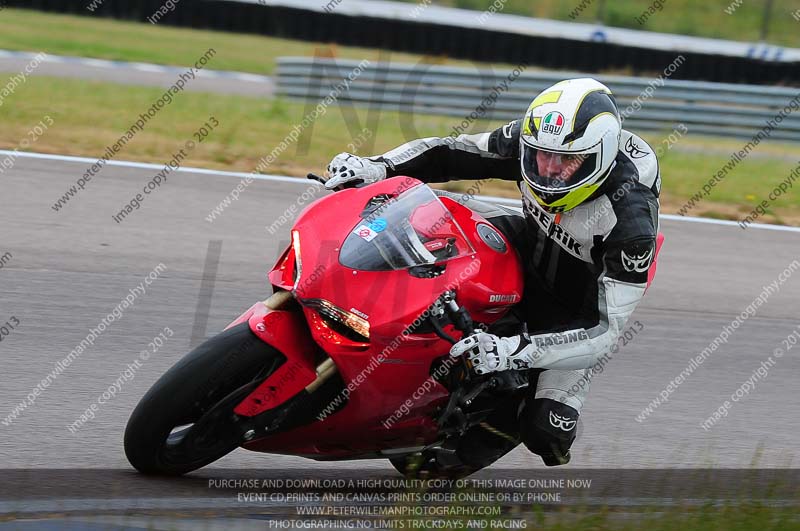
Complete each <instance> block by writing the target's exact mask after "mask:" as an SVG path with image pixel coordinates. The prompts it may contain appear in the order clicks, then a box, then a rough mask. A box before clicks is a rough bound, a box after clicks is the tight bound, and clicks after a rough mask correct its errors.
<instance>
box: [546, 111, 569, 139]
mask: <svg viewBox="0 0 800 531" xmlns="http://www.w3.org/2000/svg"><path fill="white" fill-rule="evenodd" d="M563 128H564V115H563V114H561V113H560V112H558V111H550V112H549V113H547V114H546V115H545V117H544V120H542V132H543V133H550V134H551V135H560V134H561V130H562V129H563Z"/></svg>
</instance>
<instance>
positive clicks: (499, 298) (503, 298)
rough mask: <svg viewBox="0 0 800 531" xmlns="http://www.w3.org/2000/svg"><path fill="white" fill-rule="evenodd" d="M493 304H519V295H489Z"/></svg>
mask: <svg viewBox="0 0 800 531" xmlns="http://www.w3.org/2000/svg"><path fill="white" fill-rule="evenodd" d="M493 302H508V303H511V304H513V303H515V302H517V295H516V294H514V295H489V303H493Z"/></svg>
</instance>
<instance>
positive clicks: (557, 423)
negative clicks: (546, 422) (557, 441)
mask: <svg viewBox="0 0 800 531" xmlns="http://www.w3.org/2000/svg"><path fill="white" fill-rule="evenodd" d="M577 423H578V419H571V418H569V417H562V416H561V415H559V414H557V413H553V412H552V411H551V412H550V425H551V426H552V427H554V428H558V429H560V430H563V431H572V430H573V429H575V424H577Z"/></svg>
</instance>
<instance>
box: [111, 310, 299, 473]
mask: <svg viewBox="0 0 800 531" xmlns="http://www.w3.org/2000/svg"><path fill="white" fill-rule="evenodd" d="M285 359H286V358H285V357H284V356H283V355H282V354H281V353H280V352H279V351H277V350H276V349H274V348H272V347H270V346H269V345H267V344H266V343H264V342H263V341H261V339H259V338H258V337H257V336H256V335H255V334H253V332H252V331H251V330H250V327H249V325H248V324H247V323H241V324H239V325H236V326H234V327H232V328H230V329H228V330H226V331H224V332H222V333H221V334H219V335H217V336H215V337H213V338H211V339H209V340H208V341H206V342H205V343H203V344H202V345H200V346H198V347H197V348H195V349H194V350H193V351H192V352H190V353H189V354H187V355H186V356H184V357H183V358H182V359H181V360H180V361H179V362H178V363H176V364H175V365H174V366H173V367H172V368H171V369H170V370H169V371H167V372H166V373H165V374H164V375H163V376H162V377H161V378H159V379H158V381H157V382H156V383H155V384H154V385H153V387H151V388H150V390H149V391H148V392H147V393H146V394H145V396H144V397H143V398H142V400H141V401H140V402H139V405H137V406H136V409H134V411H133V413H132V414H131V417H130V419H129V420H128V425H127V427H126V428H125V437H124V445H125V455H126V456H127V458H128V461H129V462H130V463H131V465H133V467H134V468H136V469H137V470H139V471H140V472H142V473H145V474H153V475H168V476H177V475H181V474H186V473H187V472H191V471H192V470H197V469H198V468H202V467H204V466H206V465H208V464H210V463H213V462H214V461H216V460H217V459H220V458H221V457H223V456H225V455H227V454H228V453H230V452H232V451H233V450H235V449H236V448H237V447H239V446H240V445H241V443H242V442H243V437H242V433H241V427H240V426H239V425H238V423H237V420H238V417H237V416H236V415H235V414H234V412H233V408H234V407H236V405H237V404H238V403H239V402H241V401H242V400H243V399H244V398H245V397H246V396H247V395H248V394H250V392H252V391H253V390H254V389H255V388H256V387H257V386H258V385H259V384H260V383H261V382H263V381H264V380H265V379H266V378H267V377H268V376H269V375H270V374H272V373H273V372H274V371H275V369H276V368H277V367H278V366H279V365H281V363H283V362H284V361H285Z"/></svg>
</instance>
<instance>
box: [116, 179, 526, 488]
mask: <svg viewBox="0 0 800 531" xmlns="http://www.w3.org/2000/svg"><path fill="white" fill-rule="evenodd" d="M269 281H270V283H271V284H272V286H273V290H274V294H273V295H272V296H271V297H269V299H267V300H266V301H264V302H258V303H256V304H254V305H253V306H252V307H251V308H250V309H249V310H247V311H246V312H244V313H243V314H242V315H241V316H240V317H239V318H238V319H236V320H235V321H234V322H233V323H231V324H230V325H229V326H228V327H227V328H226V329H225V330H224V331H223V332H222V333H220V334H219V335H217V336H216V337H214V338H212V339H210V340H208V341H206V342H205V343H204V344H202V345H200V346H199V347H197V348H196V349H195V350H194V351H192V352H191V353H189V354H188V355H186V356H185V357H184V358H183V359H181V360H180V361H179V362H178V363H177V364H176V365H175V366H173V367H172V368H171V369H170V370H169V371H168V372H167V373H166V374H164V375H163V376H162V377H161V378H160V379H159V380H158V381H157V382H156V383H155V385H153V387H152V388H151V389H150V390H149V391H148V392H147V394H146V395H145V396H144V397H143V398H142V400H141V402H140V403H139V405H138V406H137V407H136V409H135V410H134V412H133V414H132V415H131V418H130V420H129V421H128V425H127V428H126V430H125V453H126V455H127V457H128V460H129V461H130V463H131V464H132V465H133V466H134V467H135V468H136V469H138V470H139V471H141V472H144V473H148V474H167V475H178V474H184V473H186V472H190V471H192V470H195V469H198V468H200V467H203V466H205V465H207V464H209V463H212V462H214V461H216V460H217V459H219V458H221V457H222V456H224V455H226V454H228V453H229V452H231V451H233V450H234V449H236V448H238V447H242V448H245V449H247V450H252V451H256V452H264V453H277V454H289V455H297V456H303V457H308V458H311V459H317V460H326V461H330V460H344V459H364V458H382V459H386V458H388V459H389V460H390V461H391V462H392V464H393V465H394V466H395V467H396V468H397V469H398V470H399V471H401V472H402V473H404V474H406V475H415V474H417V475H419V474H420V473H422V472H424V473H427V474H430V475H450V476H463V475H466V474H469V473H471V472H474V470H475V469H474V468H469V467H455V468H448V466H447V465H446V459H443V456H444V457H446V455H447V454H448V453H450V454H452V452H453V448H454V447H455V446H456V445H457V443H458V440H459V438H460V437H461V436H462V435H463V434H464V433H465V432H466V431H467V430H468V429H470V428H471V427H473V426H476V425H477V424H479V423H480V422H482V420H483V419H485V418H486V416H487V415H488V414H489V413H490V412H491V411H492V410H493V409H494V408H496V407H497V404H498V400H499V399H500V398H509V397H519V398H520V399H521V397H522V396H523V394H524V391H525V388H526V387H527V385H528V383H527V378H524V377H523V375H522V373H519V372H515V371H506V372H502V373H494V374H490V375H484V376H480V377H478V376H474V375H471V374H470V371H469V368H468V367H467V366H466V364H467V362H466V361H465V360H463V359H458V360H454V359H452V358H450V356H449V350H450V347H451V345H452V344H453V343H455V342H456V339H460V338H461V337H462V336H463V335H464V334H472V333H474V331H475V329H476V328H480V329H488V327H489V326H490V325H493V323H494V324H496V323H498V320H500V319H501V318H503V317H504V316H506V314H507V313H508V311H509V309H510V308H511V307H512V306H513V305H514V304H516V303H517V302H519V301H520V299H521V297H522V290H523V276H522V268H521V264H520V261H519V258H518V256H517V252H516V251H515V250H514V248H513V247H512V246H511V244H510V242H509V240H508V238H507V237H506V236H505V235H503V234H502V233H501V232H500V231H499V230H498V229H497V228H495V227H494V226H493V225H491V224H490V223H489V222H488V221H487V220H486V219H484V218H483V217H481V216H480V215H478V214H477V213H476V212H474V211H472V210H470V209H469V208H467V207H466V206H464V205H462V204H460V203H459V202H458V201H456V200H453V199H452V198H450V197H448V196H446V195H444V196H442V195H437V194H436V193H434V191H433V190H431V189H430V188H429V187H428V186H427V185H425V184H423V183H421V182H419V181H417V180H415V179H412V178H410V177H395V178H392V179H387V180H385V181H381V182H379V183H375V184H372V185H369V186H365V187H361V188H351V189H347V190H343V191H340V192H338V193H336V194H332V195H329V196H327V197H324V198H322V199H319V200H318V201H316V202H315V203H313V204H312V205H310V206H309V207H308V208H307V209H306V210H305V211H304V212H303V213H302V214H301V215H300V217H299V218H298V220H297V222H296V223H295V225H294V227H293V229H292V231H291V244H290V245H289V247H288V248H287V249H286V250H285V251H284V252H283V254H282V256H281V257H280V258H279V260H278V262H277V264H276V265H275V267H274V268H273V269H272V271H270V273H269Z"/></svg>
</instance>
